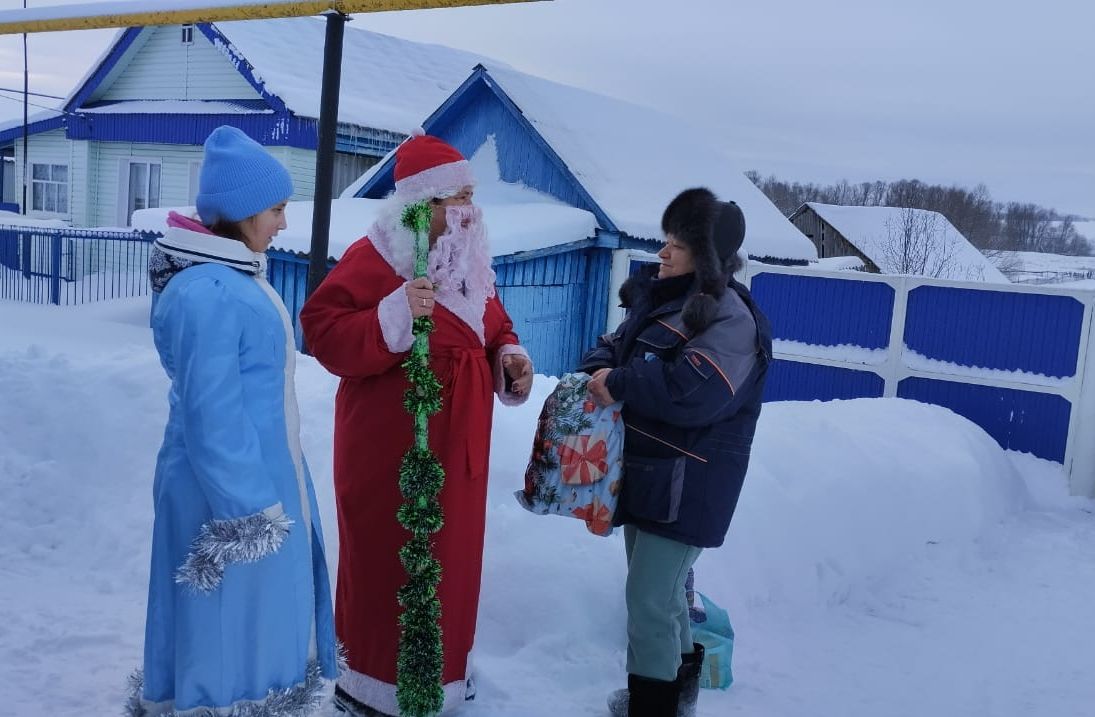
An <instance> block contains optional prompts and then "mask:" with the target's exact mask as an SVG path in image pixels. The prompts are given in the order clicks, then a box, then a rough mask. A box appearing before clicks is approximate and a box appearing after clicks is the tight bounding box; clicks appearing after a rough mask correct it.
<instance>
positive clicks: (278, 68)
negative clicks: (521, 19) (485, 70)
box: [214, 17, 486, 134]
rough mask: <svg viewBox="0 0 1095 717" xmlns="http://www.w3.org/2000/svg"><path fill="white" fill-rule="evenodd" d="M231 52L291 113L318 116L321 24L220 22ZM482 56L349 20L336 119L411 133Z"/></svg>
mask: <svg viewBox="0 0 1095 717" xmlns="http://www.w3.org/2000/svg"><path fill="white" fill-rule="evenodd" d="M214 25H215V27H216V28H217V29H218V30H220V32H221V33H222V34H223V35H224V36H225V37H226V38H228V41H229V42H230V43H231V45H232V48H224V49H230V50H231V51H232V52H233V53H234V54H237V55H242V56H243V57H244V58H246V59H247V61H248V62H250V63H251V65H252V66H253V67H254V68H255V75H256V79H257V80H259V81H260V82H262V83H263V84H264V86H265V88H266V91H267V92H269V93H271V94H273V95H277V96H278V97H280V98H281V99H282V101H284V102H285V104H286V106H287V107H288V108H289V109H290V110H292V111H293V112H294V113H295V114H297V115H300V116H304V117H319V106H320V101H319V100H320V85H321V79H322V69H323V45H324V40H325V35H326V22H325V21H324V20H322V19H321V18H314V17H295V18H282V19H273V20H245V21H237V22H218V23H214ZM484 61H486V58H483V57H481V56H479V55H475V54H472V53H470V52H464V51H462V50H454V49H452V48H449V47H444V46H441V45H431V44H427V43H422V42H412V41H411V40H403V39H400V38H396V37H391V36H388V35H382V34H380V33H376V32H370V31H369V30H365V29H362V28H360V27H357V26H356V23H353V22H351V23H349V24H347V26H346V34H345V40H344V43H343V55H342V88H341V89H342V91H341V93H340V94H341V96H340V98H339V107H338V119H339V121H340V122H345V123H349V124H356V125H360V126H362V127H372V128H376V129H383V130H389V131H392V132H399V133H402V134H409V133H410V131H411V130H412V129H414V128H415V127H417V126H419V125H420V124H421V123H422V120H424V119H425V118H426V117H427V116H428V115H429V113H430V112H432V111H433V110H434V109H435V108H436V107H437V106H438V105H440V104H441V103H442V102H444V101H445V99H446V98H447V97H448V96H449V95H450V94H452V92H453V90H455V89H456V88H457V87H458V86H459V85H460V83H461V82H463V81H464V80H465V79H466V78H467V76H468V74H469V73H470V72H471V70H472V69H473V68H474V67H475V66H476V65H477V64H479V63H481V62H484Z"/></svg>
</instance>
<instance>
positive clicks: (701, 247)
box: [662, 187, 745, 331]
mask: <svg viewBox="0 0 1095 717" xmlns="http://www.w3.org/2000/svg"><path fill="white" fill-rule="evenodd" d="M662 231H663V232H665V233H666V234H672V235H673V236H674V237H675V238H676V239H677V240H678V241H680V242H682V243H684V244H685V245H686V246H688V248H689V249H691V251H692V261H693V263H694V265H695V272H696V287H695V289H696V293H694V294H693V295H692V296H691V297H689V299H688V301H687V302H686V303H685V305H684V309H683V311H682V318H683V319H684V323H685V325H686V326H688V328H690V329H692V330H693V331H701V330H703V329H704V328H706V327H707V326H708V324H710V323H711V321H712V320H714V318H715V312H716V310H717V308H718V301H719V299H720V298H722V295H723V293H724V292H725V291H726V286H727V284H728V283H729V281H730V276H731V275H732V274H733V273H734V270H735V269H736V268H737V266H738V262H737V253H738V249H740V248H741V244H742V241H744V239H745V215H744V214H742V212H741V208H740V207H738V205H737V204H735V203H734V202H722V201H719V199H718V198H717V197H716V196H715V195H714V194H713V193H712V192H711V190H709V189H706V188H704V187H696V188H693V189H686V190H684V191H683V192H681V193H680V194H678V195H677V196H676V197H675V198H674V199H673V201H671V202H670V203H669V206H667V207H666V208H665V212H663V213H662Z"/></svg>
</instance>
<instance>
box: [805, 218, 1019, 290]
mask: <svg viewBox="0 0 1095 717" xmlns="http://www.w3.org/2000/svg"><path fill="white" fill-rule="evenodd" d="M806 206H808V207H810V208H811V209H813V210H814V211H815V212H816V213H817V214H818V216H820V217H821V218H822V219H824V220H825V221H826V222H828V223H829V224H830V225H831V226H832V227H833V228H834V229H836V230H837V231H838V232H840V233H841V234H842V235H843V236H844V238H845V239H847V240H848V241H849V242H851V243H852V244H853V245H854V246H855V247H856V248H857V249H859V250H860V251H861V252H863V254H864V255H866V256H867V258H868V259H870V260H871V261H872V262H874V264H875V265H876V266H878V268H879V270H880V271H881V272H882V273H883V274H903V273H905V274H907V273H925V274H928V275H930V276H934V277H936V278H940V279H962V280H969V281H992V282H1001V283H1006V282H1007V281H1008V279H1007V277H1005V276H1004V275H1003V274H1002V273H1000V270H999V269H997V268H996V267H995V266H994V265H993V263H992V262H990V261H989V260H988V259H987V258H986V257H985V255H984V254H982V253H981V252H980V251H979V250H978V249H977V247H975V246H974V245H973V244H970V243H969V241H968V240H967V239H966V238H965V237H964V236H962V234H961V233H960V232H959V231H958V230H957V229H955V228H954V225H952V224H951V223H950V222H949V221H947V218H946V217H944V216H943V215H942V214H940V213H939V212H933V211H929V210H927V209H906V208H902V207H846V206H839V205H836V204H821V203H818V202H807V203H806ZM906 218H908V219H909V220H910V221H913V222H916V223H918V227H917V228H918V229H922V233H923V235H924V236H926V237H928V238H929V244H930V246H927V247H926V251H927V252H928V253H927V255H926V256H924V257H923V259H924V261H923V264H924V266H925V271H924V272H910V271H907V270H902V268H903V267H902V265H901V258H900V257H901V255H905V256H909V257H910V258H913V257H912V255H914V254H917V249H916V248H915V247H914V248H913V249H912V250H910V251H909V252H903V251H901V250H899V244H898V241H899V239H898V235H899V233H900V232H901V228H902V223H903V222H904V221H906ZM914 263H915V262H914Z"/></svg>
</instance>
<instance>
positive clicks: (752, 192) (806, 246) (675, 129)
mask: <svg viewBox="0 0 1095 717" xmlns="http://www.w3.org/2000/svg"><path fill="white" fill-rule="evenodd" d="M485 66H486V67H487V68H488V73H489V75H490V77H491V78H493V79H494V80H495V81H496V82H497V84H498V85H499V86H500V87H501V88H502V89H503V91H504V92H505V93H506V95H508V96H509V97H510V99H512V100H513V101H514V103H515V104H516V105H517V106H518V108H520V110H521V111H522V113H523V114H524V116H525V118H526V119H528V121H529V122H531V123H532V125H533V127H535V128H536V130H537V131H538V132H539V133H540V134H541V135H542V136H543V137H544V139H545V140H546V141H547V142H548V144H549V145H551V147H552V149H554V150H555V152H556V153H557V154H558V155H559V157H560V158H561V159H562V160H563V162H564V163H565V164H566V165H567V167H568V168H569V169H570V171H571V172H572V173H573V174H574V175H575V177H577V179H578V181H579V182H580V183H581V184H582V186H583V187H585V189H586V190H587V191H588V192H589V194H590V195H591V196H592V197H593V199H594V201H595V202H597V204H598V205H600V207H601V208H602V209H604V210H605V212H606V213H607V214H608V217H609V218H610V219H611V220H612V221H613V222H614V223H615V224H616V226H617V227H619V228H620V229H621V230H622V231H624V232H626V233H628V234H630V235H631V236H634V237H639V238H645V239H660V238H661V236H662V232H661V216H662V211H663V210H664V209H665V207H666V205H667V204H669V202H670V201H671V200H672V199H673V197H675V196H676V195H677V194H678V193H679V192H680V191H681V190H683V189H687V188H688V187H695V186H706V187H708V188H710V189H711V191H713V192H715V194H717V195H718V196H719V198H721V199H726V200H733V201H735V202H737V203H738V204H739V205H740V206H741V208H742V211H743V212H744V213H745V221H746V227H747V228H746V236H745V245H744V246H745V249H746V251H747V252H748V253H749V254H750V255H751V256H756V257H773V258H779V259H795V260H814V259H817V251H816V250H815V248H814V245H813V243H812V242H810V240H809V239H807V238H806V237H805V236H804V235H803V234H802V233H801V232H800V231H799V230H798V229H797V228H795V226H794V225H793V224H791V223H790V222H789V221H788V220H787V218H786V217H784V216H783V214H781V213H780V211H779V210H778V209H777V208H776V206H775V205H774V204H772V202H771V201H769V200H768V198H767V197H766V196H764V193H763V192H761V191H760V190H759V189H757V188H756V186H754V184H753V183H752V182H750V181H749V179H748V178H747V177H746V176H745V174H744V173H743V172H742V171H741V170H740V169H739V168H737V167H736V166H735V165H734V162H733V161H732V160H730V159H729V158H728V157H727V156H725V155H724V154H722V153H721V152H720V151H719V150H718V149H716V148H715V147H714V146H712V143H710V142H706V141H704V140H703V139H702V137H703V136H704V134H703V133H702V132H701V131H699V130H698V129H695V128H693V127H692V126H690V125H688V124H687V123H686V122H685V121H684V120H682V119H679V118H676V117H672V116H669V115H666V114H663V113H661V112H659V111H657V110H654V109H650V108H647V107H640V106H638V105H633V104H630V103H628V102H624V101H622V100H617V99H614V98H610V97H606V96H604V95H598V94H595V93H593V92H588V91H586V90H581V89H578V88H576V87H570V86H567V85H561V84H558V83H556V82H551V81H549V80H545V79H542V78H539V77H534V76H532V75H528V74H524V73H522V72H517V71H515V70H512V69H509V68H505V67H499V66H497V65H494V64H485Z"/></svg>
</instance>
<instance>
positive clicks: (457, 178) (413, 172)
mask: <svg viewBox="0 0 1095 717" xmlns="http://www.w3.org/2000/svg"><path fill="white" fill-rule="evenodd" d="M393 174H394V177H395V194H394V196H395V198H396V199H398V200H400V201H401V202H404V203H407V204H410V203H413V202H420V201H422V200H423V199H433V198H435V197H436V198H441V199H443V198H445V197H451V196H452V195H454V194H456V193H458V192H459V191H460V190H461V189H463V188H464V187H467V186H474V185H475V177H474V176H473V175H472V171H471V165H470V164H469V163H468V160H466V159H464V155H462V154H460V152H459V151H457V149H456V148H455V147H453V146H452V145H450V144H449V143H447V142H445V141H444V140H441V139H438V138H437V137H431V136H430V135H428V134H425V133H424V132H423V131H422V129H421V128H419V129H416V130H415V131H414V133H413V134H412V135H411V137H409V138H408V139H407V140H406V141H405V142H403V144H401V145H399V147H398V148H397V149H396V150H395V171H394V172H393Z"/></svg>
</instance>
